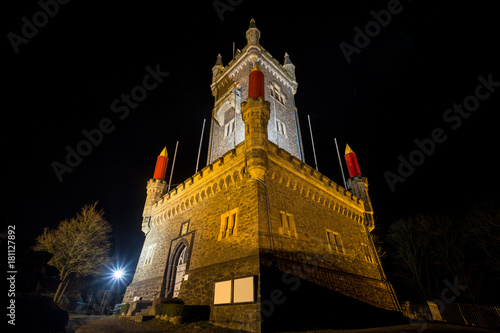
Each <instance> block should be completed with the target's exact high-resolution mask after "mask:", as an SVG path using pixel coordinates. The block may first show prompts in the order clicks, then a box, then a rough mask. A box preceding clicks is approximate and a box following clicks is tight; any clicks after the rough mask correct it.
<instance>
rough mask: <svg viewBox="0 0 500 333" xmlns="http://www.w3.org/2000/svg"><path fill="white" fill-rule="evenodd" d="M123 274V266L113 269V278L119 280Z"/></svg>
mask: <svg viewBox="0 0 500 333" xmlns="http://www.w3.org/2000/svg"><path fill="white" fill-rule="evenodd" d="M124 276H125V270H124V269H123V268H118V269H115V270H114V271H113V279H114V280H115V281H116V280H121V279H122V278H123V277H124Z"/></svg>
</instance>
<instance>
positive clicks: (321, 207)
mask: <svg viewBox="0 0 500 333" xmlns="http://www.w3.org/2000/svg"><path fill="white" fill-rule="evenodd" d="M271 148H272V149H271V152H270V154H269V155H270V160H271V164H270V170H269V173H268V178H267V191H268V195H269V214H270V219H271V226H269V223H268V222H267V218H264V219H262V220H261V222H260V228H261V232H260V236H261V237H260V238H261V240H260V247H261V252H267V253H273V250H272V249H271V246H274V256H275V257H277V258H278V259H277V264H278V266H279V268H280V270H282V271H284V272H290V273H291V274H294V275H295V276H299V277H301V278H306V279H307V280H309V281H312V282H314V283H316V284H318V285H322V286H324V287H328V288H330V289H333V290H337V291H339V292H342V293H344V294H346V295H347V296H351V297H354V298H357V299H360V300H362V301H365V302H367V303H370V304H372V305H376V306H378V307H382V308H386V309H395V308H396V305H395V304H394V299H393V297H392V295H391V290H390V286H389V285H388V283H387V282H386V281H385V280H384V276H383V274H382V273H381V269H380V268H379V266H378V263H379V261H378V260H377V254H376V253H375V252H374V250H373V248H372V246H371V240H370V238H369V237H371V236H370V235H369V232H368V230H367V228H366V226H365V224H364V223H365V222H366V220H365V218H364V215H363V213H364V207H363V202H362V201H360V200H359V199H357V198H356V197H354V196H352V194H350V192H348V191H346V190H345V189H343V188H342V187H339V186H332V185H334V183H333V184H332V182H331V181H329V180H328V179H326V177H324V176H322V175H321V174H319V173H317V172H316V171H315V170H313V169H312V168H310V167H309V166H306V165H299V164H297V163H295V164H294V162H296V161H295V160H294V159H293V158H291V157H290V156H289V155H287V154H286V152H283V151H282V150H280V149H277V147H274V148H273V146H271ZM273 151H274V152H278V153H279V154H280V155H281V156H280V155H275V154H274V153H273ZM325 185H327V186H325ZM337 189H338V191H337ZM283 214H291V215H292V216H293V221H294V223H295V229H296V230H295V231H296V233H295V234H293V233H292V234H291V235H288V234H286V233H285V234H283V233H280V226H281V224H282V222H281V219H282V215H283ZM270 229H271V230H270ZM327 230H330V231H333V232H336V233H338V234H340V236H341V240H342V245H343V253H339V252H337V251H336V250H335V248H332V247H331V246H330V245H329V242H328V237H327ZM270 234H272V241H273V242H272V245H271V239H270V237H269V235H270ZM364 247H366V249H367V250H368V251H369V253H370V255H371V258H372V262H369V261H367V260H366V258H365V248H364Z"/></svg>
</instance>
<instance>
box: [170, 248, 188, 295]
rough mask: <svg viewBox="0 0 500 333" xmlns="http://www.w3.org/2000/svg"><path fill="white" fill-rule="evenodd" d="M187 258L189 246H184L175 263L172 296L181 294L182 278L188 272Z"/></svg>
mask: <svg viewBox="0 0 500 333" xmlns="http://www.w3.org/2000/svg"><path fill="white" fill-rule="evenodd" d="M187 259H188V258H187V247H186V246H184V247H183V249H182V250H181V253H180V255H179V257H178V258H177V262H176V263H175V279H174V293H173V294H172V297H174V298H175V297H178V296H179V291H180V290H181V284H182V280H183V279H184V274H185V273H186V266H187Z"/></svg>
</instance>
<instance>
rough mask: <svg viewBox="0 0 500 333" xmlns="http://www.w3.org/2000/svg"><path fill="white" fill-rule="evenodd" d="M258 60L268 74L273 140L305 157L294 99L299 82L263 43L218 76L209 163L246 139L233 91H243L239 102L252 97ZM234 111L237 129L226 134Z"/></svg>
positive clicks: (266, 81)
mask: <svg viewBox="0 0 500 333" xmlns="http://www.w3.org/2000/svg"><path fill="white" fill-rule="evenodd" d="M255 61H257V63H258V65H259V67H260V69H261V71H262V72H263V73H264V83H265V95H266V100H267V101H269V103H270V111H271V116H270V119H269V124H268V135H269V140H270V141H271V142H273V143H275V144H276V145H278V146H279V147H280V148H283V149H285V150H286V151H288V152H289V153H290V154H292V155H293V156H295V157H297V158H299V159H302V154H303V153H302V151H303V148H302V139H301V137H300V132H299V131H297V129H299V130H300V126H299V124H298V118H297V116H296V112H295V107H296V106H295V102H294V94H295V92H296V90H297V82H296V81H295V80H294V78H292V76H291V75H290V74H289V73H288V72H287V70H286V69H284V67H283V65H281V64H280V63H279V62H278V60H276V59H275V58H273V57H272V56H271V54H269V52H267V51H266V50H265V49H264V48H263V47H262V46H261V45H253V46H249V45H247V46H245V48H244V49H243V50H242V52H241V53H238V54H237V55H236V56H235V58H234V59H232V60H231V61H230V62H229V64H228V65H227V66H226V67H224V69H223V70H222V71H221V72H220V73H219V74H218V75H217V81H216V82H215V83H214V84H213V85H212V92H213V93H214V96H215V98H216V99H215V105H214V115H213V117H212V126H211V131H210V142H209V152H208V163H210V161H214V160H216V159H217V158H219V157H220V156H222V155H224V154H225V153H226V152H227V151H228V150H230V149H233V148H234V147H235V145H238V144H239V143H241V142H243V140H244V139H245V130H244V122H243V120H242V118H241V112H239V110H238V106H237V105H232V106H231V103H233V92H234V91H235V89H236V88H238V89H240V91H241V96H240V97H239V101H244V100H246V98H247V97H248V75H249V74H250V71H251V70H252V68H253V65H254V62H255ZM272 90H274V92H273V91H272ZM278 90H279V91H278ZM233 104H234V103H233ZM233 110H234V111H235V114H236V116H235V131H234V133H232V134H230V135H229V136H225V125H226V123H227V120H228V118H225V117H224V114H225V113H227V112H233ZM277 121H281V122H282V123H283V124H284V125H285V128H286V130H285V131H284V133H283V134H282V133H278V131H277Z"/></svg>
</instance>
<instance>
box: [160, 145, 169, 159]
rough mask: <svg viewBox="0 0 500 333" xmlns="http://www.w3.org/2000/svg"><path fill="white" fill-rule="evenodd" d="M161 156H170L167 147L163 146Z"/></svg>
mask: <svg viewBox="0 0 500 333" xmlns="http://www.w3.org/2000/svg"><path fill="white" fill-rule="evenodd" d="M160 156H166V157H168V153H167V147H165V148H163V150H162V151H161V153H160Z"/></svg>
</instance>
